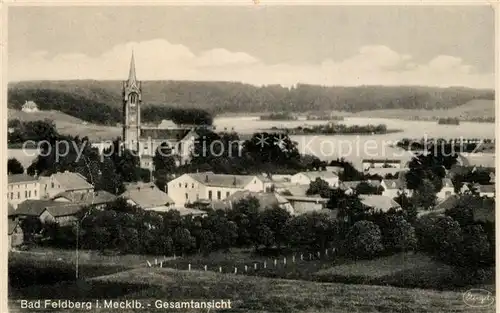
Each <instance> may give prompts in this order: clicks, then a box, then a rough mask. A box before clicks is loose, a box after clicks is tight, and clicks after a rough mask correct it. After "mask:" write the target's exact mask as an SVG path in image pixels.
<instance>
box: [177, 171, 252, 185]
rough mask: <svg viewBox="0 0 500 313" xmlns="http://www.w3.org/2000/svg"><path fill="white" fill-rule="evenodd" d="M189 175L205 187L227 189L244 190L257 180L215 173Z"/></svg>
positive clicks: (246, 176)
mask: <svg viewBox="0 0 500 313" xmlns="http://www.w3.org/2000/svg"><path fill="white" fill-rule="evenodd" d="M187 175H189V176H190V177H191V178H193V179H194V180H196V181H198V182H199V183H201V184H204V185H205V186H210V187H225V188H244V187H246V186H247V185H248V184H250V183H251V182H252V180H254V179H256V178H257V176H255V175H229V174H214V173H213V172H203V173H188V174H187Z"/></svg>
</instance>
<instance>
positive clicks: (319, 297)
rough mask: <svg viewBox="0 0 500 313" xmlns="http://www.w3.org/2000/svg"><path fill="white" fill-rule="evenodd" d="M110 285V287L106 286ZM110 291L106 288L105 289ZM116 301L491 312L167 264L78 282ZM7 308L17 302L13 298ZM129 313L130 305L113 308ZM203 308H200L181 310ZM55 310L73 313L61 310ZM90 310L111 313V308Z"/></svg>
mask: <svg viewBox="0 0 500 313" xmlns="http://www.w3.org/2000/svg"><path fill="white" fill-rule="evenodd" d="M75 285H76V284H73V286H68V285H60V286H57V287H54V288H51V290H44V291H43V292H42V294H41V295H40V297H42V298H43V296H45V294H48V293H49V292H52V293H51V294H50V297H51V298H52V299H57V298H64V297H65V296H67V293H68V291H69V290H71V289H73V290H74V289H75ZM110 286H113V287H110ZM106 289H108V291H106ZM109 289H110V290H113V291H114V292H115V294H119V293H120V294H121V295H118V296H116V295H115V296H116V297H117V298H120V299H127V300H130V299H140V300H141V301H143V303H145V304H146V303H153V302H154V301H155V300H157V299H161V300H163V301H182V300H184V301H190V300H195V301H196V300H199V301H210V300H212V299H214V300H215V299H224V300H230V301H231V303H232V308H231V309H228V310H224V311H225V312H286V313H295V312H297V313H298V312H304V313H306V312H316V313H323V312H325V313H326V312H329V313H330V312H333V313H335V312H339V313H340V312H342V313H343V312H431V313H432V312H436V313H437V312H439V313H441V312H493V307H490V308H483V309H481V308H480V309H478V308H473V307H469V306H467V305H465V304H464V302H463V296H462V293H459V292H450V291H446V292H442V291H431V290H422V289H403V288H395V287H385V286H367V285H345V284H336V283H317V282H310V281H299V280H283V279H271V278H263V277H252V276H245V275H232V274H219V273H213V272H202V271H191V272H188V271H178V270H174V269H166V268H140V269H133V270H129V271H123V272H120V273H116V274H111V275H106V276H101V277H95V278H92V279H89V280H88V281H85V282H80V285H79V286H78V290H79V292H80V293H86V294H82V295H81V298H80V299H88V300H90V299H94V298H101V299H102V297H103V296H102V293H101V292H104V294H105V295H107V296H113V295H112V294H111V293H112V292H111V291H110V290H109ZM10 305H11V307H15V306H16V304H15V302H13V301H11V303H10ZM118 311H119V312H121V313H131V312H136V311H134V310H132V309H128V310H127V309H121V310H116V312H118ZM179 311H182V312H203V311H201V310H179ZM56 312H71V311H70V310H60V311H56ZM94 312H110V310H109V309H101V310H95V311H94Z"/></svg>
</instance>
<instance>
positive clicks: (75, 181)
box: [51, 171, 94, 190]
mask: <svg viewBox="0 0 500 313" xmlns="http://www.w3.org/2000/svg"><path fill="white" fill-rule="evenodd" d="M51 177H52V178H54V179H55V180H57V181H58V182H59V184H60V185H61V187H62V188H63V189H64V190H79V189H92V188H94V186H92V185H91V184H90V183H89V182H87V179H86V178H85V176H83V175H82V174H80V173H74V172H69V171H65V172H58V173H54V174H52V175H51Z"/></svg>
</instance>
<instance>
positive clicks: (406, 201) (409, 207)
mask: <svg viewBox="0 0 500 313" xmlns="http://www.w3.org/2000/svg"><path fill="white" fill-rule="evenodd" d="M394 201H396V202H397V203H398V204H399V205H400V206H401V209H402V210H403V217H404V219H405V220H407V221H408V222H409V223H410V224H412V225H413V224H414V223H415V221H416V220H417V214H418V211H417V207H416V206H415V204H414V202H413V201H412V198H410V197H408V195H407V194H406V193H404V192H402V193H400V194H399V195H398V196H397V197H395V198H394Z"/></svg>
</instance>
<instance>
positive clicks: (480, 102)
mask: <svg viewBox="0 0 500 313" xmlns="http://www.w3.org/2000/svg"><path fill="white" fill-rule="evenodd" d="M356 116H359V117H385V118H401V119H423V120H437V119H439V118H446V117H449V118H459V119H461V120H474V119H486V118H491V117H492V118H494V117H495V100H486V99H474V100H470V101H468V102H467V103H465V104H462V105H459V106H457V107H454V108H450V109H435V110H424V109H417V110H414V109H387V110H369V111H362V112H359V113H357V114H356Z"/></svg>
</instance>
